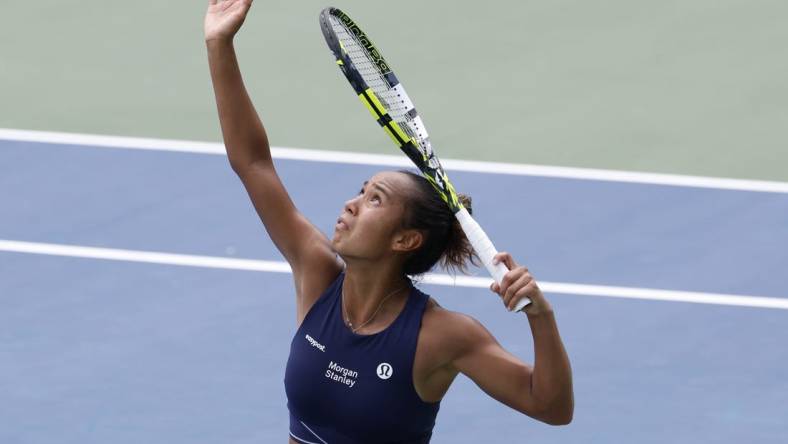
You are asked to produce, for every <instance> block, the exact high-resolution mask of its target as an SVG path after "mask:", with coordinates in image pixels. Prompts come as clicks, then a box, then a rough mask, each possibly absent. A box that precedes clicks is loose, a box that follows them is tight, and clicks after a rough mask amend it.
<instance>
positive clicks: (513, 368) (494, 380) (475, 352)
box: [452, 315, 540, 419]
mask: <svg viewBox="0 0 788 444" xmlns="http://www.w3.org/2000/svg"><path fill="white" fill-rule="evenodd" d="M458 316H460V317H461V319H459V321H458V322H457V324H459V325H457V327H459V329H458V334H461V335H462V336H461V337H462V341H461V342H462V343H461V345H460V346H459V347H458V351H457V353H456V355H455V358H454V359H453V361H452V365H453V366H454V368H456V369H457V370H458V371H459V372H460V373H463V374H464V375H466V376H468V377H469V378H470V379H471V380H472V381H473V382H474V383H476V385H478V386H479V387H480V388H481V389H482V390H484V392H485V393H487V394H488V395H490V396H492V397H493V398H495V399H496V400H498V401H500V402H502V403H503V404H506V405H507V406H509V407H511V408H513V409H515V410H518V411H520V412H522V413H525V414H526V415H529V416H531V417H534V418H536V419H540V418H539V408H538V404H537V403H536V400H535V399H534V398H533V396H532V395H531V378H532V375H533V368H532V367H531V366H529V365H528V364H526V363H524V362H523V361H521V360H520V359H518V358H517V357H516V356H514V355H512V354H511V353H509V352H508V351H506V350H505V349H504V348H503V347H502V346H501V345H500V344H499V343H498V341H496V340H495V338H494V337H493V336H492V334H491V333H490V332H489V331H487V329H486V328H484V326H482V325H481V324H480V323H479V322H478V321H476V320H475V319H473V318H471V317H469V316H465V315H458ZM459 332H461V333H459Z"/></svg>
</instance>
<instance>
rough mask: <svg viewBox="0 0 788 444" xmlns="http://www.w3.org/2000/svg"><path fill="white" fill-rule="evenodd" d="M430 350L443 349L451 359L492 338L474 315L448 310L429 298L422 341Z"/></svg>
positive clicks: (446, 359) (423, 324) (422, 329)
mask: <svg viewBox="0 0 788 444" xmlns="http://www.w3.org/2000/svg"><path fill="white" fill-rule="evenodd" d="M422 339H423V340H424V341H423V343H424V345H425V346H427V347H428V348H429V349H431V350H433V351H434V350H440V351H441V353H440V355H442V356H443V357H444V359H445V361H446V362H450V361H452V360H453V359H454V358H456V357H457V356H459V355H462V354H463V353H465V352H467V351H468V350H469V349H470V348H473V347H476V346H478V345H480V344H483V343H484V342H486V341H489V340H493V341H494V339H493V338H492V335H491V334H490V332H489V331H487V329H486V328H484V326H483V325H482V324H481V322H479V321H478V320H476V319H475V318H473V317H472V316H469V315H467V314H464V313H459V312H456V311H452V310H447V309H445V308H443V307H441V306H440V304H438V302H437V301H435V299H433V298H430V300H429V302H428V303H427V308H426V309H425V310H424V317H423V318H422V325H421V335H420V338H419V342H420V343H421V342H422Z"/></svg>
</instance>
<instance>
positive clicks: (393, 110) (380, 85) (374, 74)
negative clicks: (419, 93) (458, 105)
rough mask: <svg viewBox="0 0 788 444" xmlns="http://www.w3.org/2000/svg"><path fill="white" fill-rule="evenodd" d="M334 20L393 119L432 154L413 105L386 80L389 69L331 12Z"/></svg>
mask: <svg viewBox="0 0 788 444" xmlns="http://www.w3.org/2000/svg"><path fill="white" fill-rule="evenodd" d="M330 23H331V27H332V28H333V30H334V33H335V34H336V36H337V38H338V39H339V41H340V42H341V43H342V47H343V48H344V50H345V52H346V53H347V55H348V57H350V60H351V61H352V62H353V65H354V66H355V67H356V69H357V70H358V72H359V74H360V75H361V77H362V78H363V79H364V82H365V83H366V84H367V86H369V87H370V88H371V89H372V91H374V92H375V95H376V96H377V97H378V99H379V100H380V101H381V103H382V104H383V106H384V107H385V108H386V110H387V111H388V113H389V116H390V117H391V119H392V120H393V121H395V122H397V123H398V124H399V126H400V128H401V129H402V130H403V131H404V132H405V134H407V136H408V137H410V138H411V139H413V140H415V141H416V142H417V144H418V147H419V149H420V150H421V151H422V152H423V153H425V154H427V157H432V156H431V155H432V149H431V147H430V144H429V141H428V140H425V139H424V138H422V137H420V136H419V135H418V132H417V129H416V124H415V123H414V121H413V118H412V117H411V116H410V115H409V114H408V111H410V108H408V107H407V105H406V103H405V101H404V100H402V99H401V98H400V97H398V94H397V91H396V90H394V88H393V86H392V85H391V84H389V82H388V80H386V78H385V76H384V74H385V73H384V72H381V70H380V68H378V66H377V65H376V64H375V63H374V62H373V58H372V55H371V54H369V52H368V51H367V49H366V47H365V46H364V44H363V43H362V42H361V41H360V40H359V39H358V37H357V36H356V35H355V34H354V33H353V31H351V30H350V29H348V28H347V26H346V25H345V24H344V23H342V22H341V21H340V20H339V19H337V18H336V17H333V16H331V17H330ZM430 163H432V162H430ZM430 166H433V165H430ZM438 166H439V165H438ZM433 167H434V166H433Z"/></svg>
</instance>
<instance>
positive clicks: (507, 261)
mask: <svg viewBox="0 0 788 444" xmlns="http://www.w3.org/2000/svg"><path fill="white" fill-rule="evenodd" d="M492 262H493V264H498V263H500V262H503V264H504V265H506V268H508V269H509V270H514V269H515V268H517V263H516V262H515V261H514V258H513V257H512V255H511V254H509V253H507V252H505V251H501V252H499V253H498V254H496V255H495V256H493V260H492Z"/></svg>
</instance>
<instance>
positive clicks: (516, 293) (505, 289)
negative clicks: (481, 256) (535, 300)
mask: <svg viewBox="0 0 788 444" xmlns="http://www.w3.org/2000/svg"><path fill="white" fill-rule="evenodd" d="M504 254H505V253H504ZM503 258H504V257H503V256H502V258H501V259H502V261H503ZM510 258H511V256H510ZM512 263H513V264H514V261H512ZM490 291H492V292H494V293H497V294H498V295H499V296H500V297H501V302H503V304H504V306H505V307H506V308H507V309H508V310H509V311H512V310H514V309H515V307H516V306H517V303H518V302H520V301H521V300H522V299H523V298H529V299H530V298H531V296H533V295H535V294H537V293H539V291H540V290H539V287H538V286H537V284H536V280H534V277H533V276H532V275H531V273H530V272H529V271H528V269H527V268H525V267H520V266H517V267H515V268H514V269H512V270H510V271H509V272H508V273H506V275H505V276H504V277H503V279H502V280H501V282H500V283H496V282H493V283H492V284H490Z"/></svg>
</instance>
